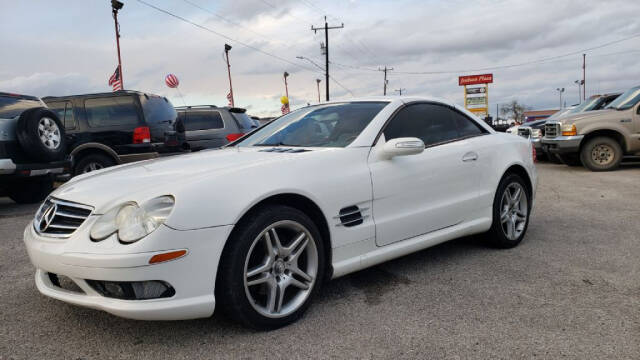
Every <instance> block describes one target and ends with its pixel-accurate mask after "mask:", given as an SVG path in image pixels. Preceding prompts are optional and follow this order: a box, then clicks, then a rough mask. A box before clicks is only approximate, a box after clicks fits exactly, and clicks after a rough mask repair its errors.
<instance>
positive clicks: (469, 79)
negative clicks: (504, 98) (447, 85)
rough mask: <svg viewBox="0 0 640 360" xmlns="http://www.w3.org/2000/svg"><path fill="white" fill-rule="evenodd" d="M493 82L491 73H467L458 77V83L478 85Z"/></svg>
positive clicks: (461, 84)
mask: <svg viewBox="0 0 640 360" xmlns="http://www.w3.org/2000/svg"><path fill="white" fill-rule="evenodd" d="M492 82H493V74H482V75H467V76H460V77H458V85H460V86H465V85H478V84H491V83H492Z"/></svg>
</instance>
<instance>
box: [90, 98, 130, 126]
mask: <svg viewBox="0 0 640 360" xmlns="http://www.w3.org/2000/svg"><path fill="white" fill-rule="evenodd" d="M84 108H85V110H86V112H87V122H88V123H89V126H90V127H108V126H122V125H131V126H136V125H138V124H139V118H138V111H137V107H136V104H135V100H134V98H133V97H132V96H119V97H107V98H96V99H87V100H85V101H84Z"/></svg>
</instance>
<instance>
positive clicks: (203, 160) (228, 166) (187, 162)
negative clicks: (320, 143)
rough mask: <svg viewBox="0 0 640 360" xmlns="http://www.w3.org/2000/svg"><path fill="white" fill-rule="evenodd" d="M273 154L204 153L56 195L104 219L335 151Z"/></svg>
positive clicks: (86, 181) (114, 171) (111, 171)
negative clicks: (127, 207)
mask: <svg viewBox="0 0 640 360" xmlns="http://www.w3.org/2000/svg"><path fill="white" fill-rule="evenodd" d="M272 149H273V148H227V149H220V150H205V151H200V152H197V153H192V154H185V155H178V156H169V157H165V158H160V159H154V160H147V161H141V162H137V163H133V164H126V165H120V166H116V167H112V168H108V169H104V170H100V171H96V172H92V173H88V174H84V175H80V176H78V177H76V178H74V179H72V180H71V181H69V182H67V183H66V184H64V185H63V186H61V187H60V188H58V189H57V190H56V191H55V192H54V193H52V196H54V197H57V198H60V199H62V200H68V201H73V202H77V203H81V204H87V205H91V206H93V207H94V208H95V212H94V213H96V214H102V213H104V212H105V211H108V210H109V209H110V208H111V207H112V206H115V205H118V204H120V203H122V202H125V201H137V202H140V201H146V200H148V199H149V198H151V197H155V196H160V195H174V196H175V195H176V193H180V190H181V189H184V188H186V187H188V185H189V184H190V183H192V182H195V181H200V180H202V178H203V177H206V179H207V181H212V182H213V181H215V179H216V178H218V177H221V176H228V175H229V174H230V173H234V172H239V171H243V170H248V169H249V168H254V167H264V166H273V165H274V164H277V163H282V162H288V161H296V160H297V159H300V158H301V157H305V155H308V154H310V153H313V152H316V153H317V152H322V151H327V150H330V149H314V150H312V149H304V150H303V149H299V148H298V149H280V148H278V151H270V150H272ZM294 151H300V152H294ZM302 151H304V152H302ZM252 173H255V171H254V172H252ZM212 186H213V185H212Z"/></svg>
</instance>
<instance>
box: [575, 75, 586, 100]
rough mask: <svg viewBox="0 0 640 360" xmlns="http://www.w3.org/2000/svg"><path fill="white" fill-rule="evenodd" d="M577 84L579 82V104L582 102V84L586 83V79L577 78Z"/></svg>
mask: <svg viewBox="0 0 640 360" xmlns="http://www.w3.org/2000/svg"><path fill="white" fill-rule="evenodd" d="M574 83H575V84H578V104H582V90H581V89H582V84H584V80H576V81H574Z"/></svg>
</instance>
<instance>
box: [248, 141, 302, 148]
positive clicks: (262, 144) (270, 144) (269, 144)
mask: <svg viewBox="0 0 640 360" xmlns="http://www.w3.org/2000/svg"><path fill="white" fill-rule="evenodd" d="M253 146H295V147H299V146H300V145H294V144H285V143H283V142H282V141H280V142H279V143H261V144H254V145H253Z"/></svg>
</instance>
